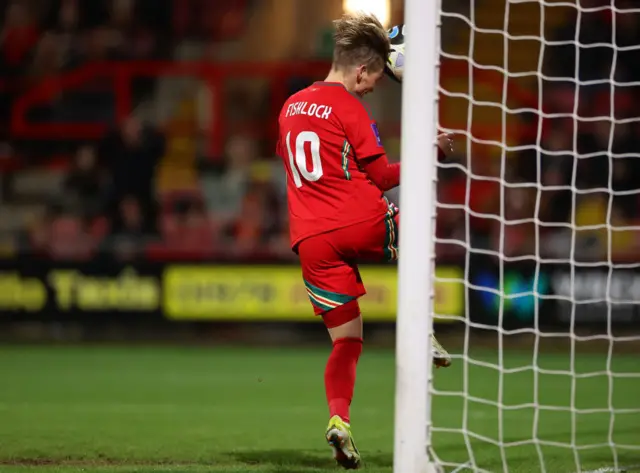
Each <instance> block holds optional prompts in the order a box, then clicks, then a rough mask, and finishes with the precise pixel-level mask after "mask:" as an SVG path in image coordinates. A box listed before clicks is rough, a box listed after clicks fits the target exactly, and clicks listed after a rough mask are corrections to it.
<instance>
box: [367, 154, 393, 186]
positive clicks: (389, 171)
mask: <svg viewBox="0 0 640 473" xmlns="http://www.w3.org/2000/svg"><path fill="white" fill-rule="evenodd" d="M359 162H360V164H361V165H362V167H363V169H364V172H365V173H366V174H367V177H368V178H369V179H370V180H371V182H373V183H374V184H375V185H376V187H377V188H378V189H380V190H381V191H388V190H391V189H393V188H394V187H398V185H400V163H390V162H389V160H388V159H387V156H386V155H385V154H380V155H377V156H372V157H369V158H365V159H360V160H359Z"/></svg>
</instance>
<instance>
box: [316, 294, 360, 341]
mask: <svg viewBox="0 0 640 473" xmlns="http://www.w3.org/2000/svg"><path fill="white" fill-rule="evenodd" d="M359 318H360V305H359V304H358V299H354V300H352V301H349V302H347V303H345V304H342V305H341V306H339V307H336V308H335V309H332V310H329V311H327V312H324V313H323V314H322V320H323V321H324V325H325V326H326V327H327V328H328V329H329V330H330V331H332V330H335V329H337V328H339V327H342V326H345V325H347V324H349V325H353V328H352V329H350V330H349V331H354V332H355V331H359V333H354V334H347V335H343V336H356V337H357V336H361V335H362V334H361V332H362V328H361V324H357V323H352V322H354V321H357V320H358V319H359ZM358 327H360V328H359V330H358ZM347 328H348V327H344V329H345V331H346V330H347Z"/></svg>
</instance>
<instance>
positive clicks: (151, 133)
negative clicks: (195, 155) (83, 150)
mask: <svg viewBox="0 0 640 473" xmlns="http://www.w3.org/2000/svg"><path fill="white" fill-rule="evenodd" d="M164 152H165V138H164V136H163V135H162V134H161V133H160V132H159V131H158V130H156V129H155V128H153V127H151V126H150V125H145V124H143V123H142V122H141V121H140V120H139V119H137V118H135V117H130V118H129V119H127V120H126V121H125V122H124V123H123V125H122V127H120V128H119V129H117V130H114V131H113V132H111V133H110V134H108V135H107V136H106V137H105V138H104V139H103V140H102V142H101V143H100V148H99V154H100V158H101V161H102V162H104V163H107V164H108V165H109V166H110V168H111V175H112V190H111V212H112V214H113V215H116V214H117V205H118V202H119V201H120V200H122V199H123V198H124V197H125V196H134V197H135V198H136V199H137V200H138V202H139V203H140V205H141V207H142V209H143V212H142V213H143V215H144V216H145V228H146V229H148V230H149V231H155V230H156V218H157V217H156V216H157V204H156V199H157V195H156V189H155V179H154V177H155V171H156V166H157V165H158V162H159V161H160V159H161V158H162V156H163V155H164Z"/></svg>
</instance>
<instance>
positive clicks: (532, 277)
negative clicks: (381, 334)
mask: <svg viewBox="0 0 640 473" xmlns="http://www.w3.org/2000/svg"><path fill="white" fill-rule="evenodd" d="M404 1H405V17H404V24H405V25H406V30H405V42H406V43H405V47H406V61H405V69H404V73H403V84H402V116H401V120H402V135H401V156H402V170H401V173H402V174H401V186H400V200H399V204H400V208H401V210H402V213H401V215H402V223H401V226H402V228H401V231H400V249H401V250H400V258H399V262H398V274H399V277H398V319H397V333H396V388H395V425H394V435H395V437H394V462H393V468H394V470H393V471H394V473H441V472H446V473H462V472H483V473H484V472H502V473H510V472H523V473H530V472H542V473H605V472H612V473H613V472H627V473H632V472H640V361H638V360H640V356H638V355H640V107H638V105H637V104H638V103H640V59H639V58H640V3H638V1H637V0H463V1H460V2H457V4H466V5H467V6H468V7H469V11H454V10H450V8H452V7H451V5H452V4H454V3H456V2H455V1H453V0H451V1H450V2H447V0H404ZM443 8H444V10H445V11H443ZM443 22H444V25H445V26H443V28H444V29H446V27H447V26H448V25H449V23H451V22H452V24H458V25H461V29H462V30H465V31H464V32H463V33H464V34H462V35H461V37H462V38H463V39H462V42H461V46H460V47H459V48H458V49H455V48H451V49H449V46H446V47H445V46H443V45H441V38H442V36H441V32H443V33H444V31H441V30H442V29H443V28H441V24H442V23H443ZM466 33H468V36H466ZM448 37H449V38H450V36H448ZM523 45H525V46H523ZM554 61H555V62H554ZM496 77H497V78H498V79H497V80H496ZM456 80H457V82H456ZM496 84H497V85H496ZM461 104H462V105H461ZM452 111H454V112H455V113H452ZM455 114H457V115H458V118H457V119H456V117H453V118H452V115H455ZM496 124H497V126H494V125H496ZM492 126H493V128H492ZM438 130H444V131H450V132H453V133H454V134H455V135H457V138H456V142H455V143H456V148H457V150H458V152H459V154H458V155H456V156H454V158H453V159H452V160H450V161H445V162H438V161H437V160H436V159H435V156H436V153H437V147H436V134H437V133H438ZM482 160H484V161H482ZM481 162H487V163H489V162H490V163H493V166H488V167H485V168H482V169H481V166H477V165H479V164H480V163H481ZM451 176H454V177H451ZM456 179H457V180H456ZM451 183H455V184H456V185H458V187H456V188H455V189H456V192H457V193H456V192H453V191H452V192H450V193H447V192H442V193H441V192H440V191H441V190H443V189H445V187H446V186H447V185H451ZM451 188H453V186H452V185H451ZM461 189H462V190H461ZM494 192H495V193H494ZM479 194H480V195H479ZM482 194H486V195H485V197H486V196H493V197H492V198H493V199H494V201H495V202H489V203H487V201H482V199H481V198H480V199H478V197H483V195H482ZM452 196H453V197H452ZM456 199H457V200H456ZM481 201H482V202H481ZM478 202H480V203H478ZM489 204H495V205H489ZM445 214H447V215H454V217H453V218H449V219H448V220H447V222H446V225H449V226H451V227H452V228H454V229H455V231H451V232H449V233H446V236H442V235H441V233H440V230H442V227H440V225H441V220H440V218H441V217H442V215H445ZM437 225H438V236H436V226H437ZM480 227H482V230H481V231H479V230H477V229H478V228H480ZM443 234H444V233H443ZM437 245H439V247H441V246H443V245H444V246H448V247H450V248H455V249H456V253H455V254H456V255H457V259H456V261H458V262H456V263H451V265H452V267H453V266H455V265H457V267H456V270H457V272H455V271H454V272H449V273H447V274H448V276H447V278H443V277H441V276H436V269H438V270H439V269H442V268H440V267H439V266H438V267H436V246H437ZM453 259H455V258H453ZM438 265H440V262H439V263H438ZM438 274H440V273H438ZM452 275H453V276H452ZM442 284H455V285H457V286H458V287H459V288H460V291H459V293H458V294H459V295H460V296H459V297H460V298H461V299H464V300H463V307H464V308H463V309H462V310H461V312H460V313H457V314H450V313H441V308H442V306H440V309H438V305H437V304H436V303H435V302H434V299H435V294H436V292H437V290H440V289H441V288H442ZM442 318H444V319H446V318H449V319H451V320H455V322H456V324H457V327H455V328H454V329H453V330H450V331H449V333H450V335H449V336H448V337H447V338H445V339H443V340H441V342H443V345H445V347H450V353H451V354H452V357H453V365H452V366H451V367H450V368H448V369H443V370H439V371H438V372H437V374H436V373H435V372H434V370H433V369H432V360H431V347H430V334H431V333H433V330H434V320H441V319H442ZM451 325H453V324H451Z"/></svg>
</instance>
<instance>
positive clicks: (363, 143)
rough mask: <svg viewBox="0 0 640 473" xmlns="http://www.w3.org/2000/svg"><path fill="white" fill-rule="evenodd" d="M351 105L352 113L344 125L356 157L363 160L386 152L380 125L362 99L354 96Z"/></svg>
mask: <svg viewBox="0 0 640 473" xmlns="http://www.w3.org/2000/svg"><path fill="white" fill-rule="evenodd" d="M349 107H350V108H352V113H351V114H350V115H349V118H348V120H347V122H346V123H345V124H344V127H345V133H346V135H347V140H348V141H349V144H350V145H351V149H352V150H353V153H354V155H355V158H356V159H357V160H358V161H363V160H366V159H368V158H372V157H375V156H380V155H382V154H384V153H385V151H384V147H383V146H382V140H381V139H380V133H379V132H378V125H377V123H376V121H375V120H374V119H373V117H372V116H371V114H370V113H369V110H368V109H367V108H366V105H365V104H364V103H363V102H361V101H360V99H357V98H356V97H353V99H352V102H351V103H349Z"/></svg>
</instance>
